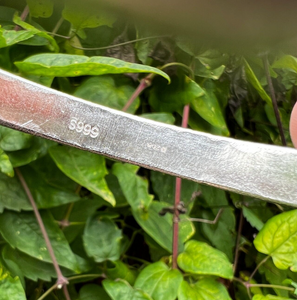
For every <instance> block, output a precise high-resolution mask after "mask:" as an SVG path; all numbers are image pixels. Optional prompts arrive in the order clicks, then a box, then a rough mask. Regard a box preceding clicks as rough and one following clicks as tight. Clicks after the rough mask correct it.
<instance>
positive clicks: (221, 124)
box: [191, 81, 228, 135]
mask: <svg viewBox="0 0 297 300" xmlns="http://www.w3.org/2000/svg"><path fill="white" fill-rule="evenodd" d="M214 88H215V86H214V85H213V84H212V83H211V82H210V81H208V82H206V83H205V84H204V93H203V95H202V96H200V97H196V98H195V99H193V101H191V107H192V108H193V110H194V111H196V112H197V113H198V114H199V115H200V116H201V117H202V118H203V119H204V120H205V121H207V122H208V123H210V124H211V125H213V126H215V127H218V128H220V129H222V130H223V131H224V133H225V135H228V129H227V125H226V122H225V119H224V113H223V111H222V109H221V106H220V103H219V101H218V99H217V97H216V95H215V93H214Z"/></svg>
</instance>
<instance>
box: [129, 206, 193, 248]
mask: <svg viewBox="0 0 297 300" xmlns="http://www.w3.org/2000/svg"><path fill="white" fill-rule="evenodd" d="M164 207H168V203H165V202H158V201H153V202H152V203H151V205H150V206H149V208H148V209H147V210H146V209H137V210H132V213H133V216H134V218H135V219H136V221H137V223H138V224H139V225H140V226H141V227H142V229H143V230H144V231H145V232H146V233H147V234H148V235H149V236H150V237H151V238H153V239H154V240H155V241H156V242H157V243H158V244H159V245H160V246H161V247H163V248H164V249H166V250H167V251H169V252H170V253H171V251H172V216H170V214H166V215H165V216H160V215H159V212H160V211H161V210H162V209H163V208H164ZM180 219H181V220H185V219H186V216H185V215H181V216H180ZM194 233H195V229H194V226H193V224H192V222H189V221H186V222H180V223H179V251H182V250H183V243H184V242H186V241H187V240H188V239H189V238H191V236H192V235H193V234H194Z"/></svg>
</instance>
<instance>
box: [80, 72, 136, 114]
mask: <svg viewBox="0 0 297 300" xmlns="http://www.w3.org/2000/svg"><path fill="white" fill-rule="evenodd" d="M134 90H135V87H133V85H131V81H130V80H129V79H128V78H123V77H119V76H114V75H113V76H111V75H102V76H99V77H91V78H89V79H87V80H86V81H84V82H83V83H82V84H81V85H80V86H79V88H78V89H77V90H76V91H75V93H74V96H76V97H80V98H83V99H86V100H90V101H92V102H94V103H97V104H101V105H105V106H108V107H110V108H114V109H118V110H122V109H123V107H124V106H125V104H126V103H127V102H128V100H129V99H130V97H131V96H132V94H133V93H134ZM139 102H140V101H139V98H138V97H137V98H136V99H135V101H134V102H133V103H132V105H131V106H130V107H129V109H128V111H127V112H129V113H134V112H135V111H136V109H137V108H138V107H139Z"/></svg>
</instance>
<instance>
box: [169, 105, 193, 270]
mask: <svg viewBox="0 0 297 300" xmlns="http://www.w3.org/2000/svg"><path fill="white" fill-rule="evenodd" d="M189 114H190V105H189V104H187V105H185V106H184V111H183V120H182V127H183V128H187V126H188V120H189ZM180 194H181V178H179V177H177V178H176V180H175V201H174V213H173V237H172V269H177V256H178V231H179V224H178V223H179V210H178V207H179V204H180Z"/></svg>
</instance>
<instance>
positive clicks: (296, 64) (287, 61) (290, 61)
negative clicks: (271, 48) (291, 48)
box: [272, 55, 297, 73]
mask: <svg viewBox="0 0 297 300" xmlns="http://www.w3.org/2000/svg"><path fill="white" fill-rule="evenodd" d="M272 68H274V69H289V70H290V71H293V72H294V73H297V58H296V57H294V56H291V55H284V56H282V57H281V58H280V59H279V60H277V61H275V62H274V63H273V64H272Z"/></svg>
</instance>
